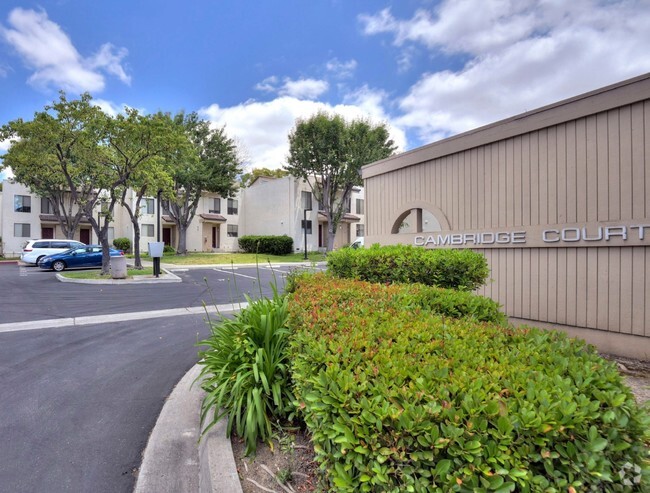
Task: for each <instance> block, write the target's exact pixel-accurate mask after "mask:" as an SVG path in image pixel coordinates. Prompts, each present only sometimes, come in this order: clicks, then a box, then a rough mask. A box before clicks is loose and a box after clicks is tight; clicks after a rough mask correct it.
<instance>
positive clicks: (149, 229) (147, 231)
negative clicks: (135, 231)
mask: <svg viewBox="0 0 650 493" xmlns="http://www.w3.org/2000/svg"><path fill="white" fill-rule="evenodd" d="M141 229H142V236H153V224H143V225H142V227H141Z"/></svg>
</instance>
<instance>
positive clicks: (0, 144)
mask: <svg viewBox="0 0 650 493" xmlns="http://www.w3.org/2000/svg"><path fill="white" fill-rule="evenodd" d="M9 146H11V140H10V139H5V140H0V153H5V152H7V151H8V150H9Z"/></svg>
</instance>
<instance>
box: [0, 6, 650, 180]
mask: <svg viewBox="0 0 650 493" xmlns="http://www.w3.org/2000/svg"><path fill="white" fill-rule="evenodd" d="M648 46H650V0H572V1H571V2H566V1H562V0H557V1H552V0H510V1H508V0H453V1H451V0H450V1H429V0H420V1H416V0H395V1H389V0H310V1H305V0H281V1H280V0H275V1H273V0H257V1H242V0H240V1H235V0H186V1H184V2H181V1H176V0H138V1H133V0H110V1H109V0H41V1H39V2H32V1H21V2H17V1H16V2H14V1H12V0H5V1H3V2H2V6H0V123H6V122H8V121H10V120H13V119H15V118H19V117H21V118H25V119H30V118H32V116H33V114H34V112H35V111H39V110H42V109H43V107H44V106H45V105H46V104H48V103H49V102H51V101H52V100H54V99H56V98H57V93H58V91H59V90H60V89H64V90H65V91H66V92H67V94H68V97H76V96H78V95H79V94H80V93H81V92H84V91H87V92H90V93H91V94H92V95H93V97H94V98H95V100H96V102H97V104H99V105H101V106H102V107H103V108H104V109H105V111H107V112H110V113H113V114H115V113H117V112H119V111H121V110H122V109H123V108H124V106H129V107H134V108H137V109H139V110H141V111H143V112H154V111H158V110H163V111H170V112H177V111H179V110H185V111H197V112H199V113H200V114H201V116H202V117H203V118H206V119H209V120H211V121H213V122H214V125H218V126H222V125H225V126H226V131H227V133H228V134H229V135H230V136H231V137H233V138H235V139H236V140H237V142H238V143H239V145H240V147H241V149H242V152H243V156H244V157H245V160H246V161H245V162H246V166H247V167H248V168H251V167H260V166H266V167H269V168H278V167H281V166H282V165H283V164H284V162H285V157H286V154H287V148H288V146H287V135H288V133H289V131H290V130H291V128H292V127H293V125H294V123H295V120H296V118H299V117H308V116H310V115H311V114H313V113H315V112H316V111H318V110H325V111H329V112H338V113H341V114H342V115H344V116H345V117H347V118H356V117H361V116H363V117H368V118H370V119H371V120H373V121H375V122H385V123H387V124H388V125H389V127H390V129H391V134H392V136H393V138H394V139H395V141H396V142H397V143H398V145H399V146H400V149H401V150H408V149H412V148H415V147H418V146H420V145H424V144H427V143H429V142H432V141H435V140H439V139H441V138H444V137H447V136H450V135H453V134H457V133H460V132H463V131H465V130H470V129H472V128H476V127H477V126H480V125H483V124H487V123H490V122H493V121H497V120H499V119H502V118H505V117H508V116H512V115H515V114H518V113H521V112H524V111H527V110H531V109H534V108H537V107H539V106H542V105H544V104H548V103H552V102H554V101H558V100H560V99H563V98H567V97H571V96H574V95H577V94H580V93H583V92H586V91H589V90H591V89H596V88H599V87H602V86H604V85H607V84H610V83H614V82H618V81H620V80H624V79H627V78H630V77H633V76H636V75H641V74H643V73H646V72H649V71H650V56H649V55H648ZM8 145H9V144H8V142H0V153H1V152H3V150H6V148H7V147H8Z"/></svg>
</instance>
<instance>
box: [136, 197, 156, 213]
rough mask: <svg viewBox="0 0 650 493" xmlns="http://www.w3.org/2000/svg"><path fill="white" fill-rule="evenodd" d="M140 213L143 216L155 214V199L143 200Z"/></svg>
mask: <svg viewBox="0 0 650 493" xmlns="http://www.w3.org/2000/svg"><path fill="white" fill-rule="evenodd" d="M140 213H141V214H155V213H156V211H155V209H154V200H153V199H142V202H141V203H140Z"/></svg>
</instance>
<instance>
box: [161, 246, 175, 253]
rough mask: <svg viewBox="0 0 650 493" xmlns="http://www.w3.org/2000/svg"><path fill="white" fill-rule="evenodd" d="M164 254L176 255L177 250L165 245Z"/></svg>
mask: <svg viewBox="0 0 650 493" xmlns="http://www.w3.org/2000/svg"><path fill="white" fill-rule="evenodd" d="M163 253H176V249H175V248H174V247H173V246H171V245H165V246H164V247H163Z"/></svg>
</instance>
